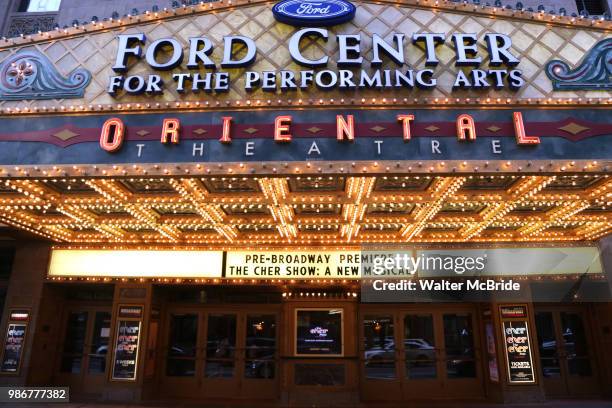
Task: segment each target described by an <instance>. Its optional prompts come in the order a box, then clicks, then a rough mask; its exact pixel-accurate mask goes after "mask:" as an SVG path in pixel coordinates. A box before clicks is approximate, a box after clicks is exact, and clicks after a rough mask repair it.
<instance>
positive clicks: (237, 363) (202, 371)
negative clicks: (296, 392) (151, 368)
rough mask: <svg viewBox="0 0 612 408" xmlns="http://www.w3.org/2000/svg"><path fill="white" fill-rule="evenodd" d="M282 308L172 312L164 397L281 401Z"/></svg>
mask: <svg viewBox="0 0 612 408" xmlns="http://www.w3.org/2000/svg"><path fill="white" fill-rule="evenodd" d="M278 322H279V313H278V307H274V306H265V305H264V306H261V305H257V306H256V307H254V306H253V305H251V306H242V307H239V306H235V307H234V306H231V305H225V306H224V307H219V308H211V307H207V308H200V309H197V308H193V307H189V308H174V307H173V308H171V309H170V310H168V313H167V318H166V322H165V330H164V334H165V338H164V339H163V342H164V344H163V350H164V356H163V360H164V367H163V374H162V377H163V378H162V381H161V389H160V391H161V393H162V394H163V396H164V397H176V398H182V399H184V398H191V399H203V398H204V399H228V396H231V398H232V399H248V398H256V399H258V400H267V399H269V400H272V399H276V398H277V397H278V377H279V374H278V360H279V356H278V354H279V353H278V334H279V333H278Z"/></svg>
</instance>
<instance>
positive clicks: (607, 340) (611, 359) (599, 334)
mask: <svg viewBox="0 0 612 408" xmlns="http://www.w3.org/2000/svg"><path fill="white" fill-rule="evenodd" d="M599 253H600V256H601V262H602V264H603V265H602V266H603V269H604V272H605V274H606V276H607V278H608V285H610V291H611V292H612V235H610V236H608V237H606V238H604V239H602V240H601V241H599ZM593 309H594V311H595V316H593V317H594V319H593V321H594V323H595V324H594V326H595V327H594V328H593V331H594V338H595V341H596V343H597V345H598V350H612V302H600V303H595V304H594V307H593ZM598 357H599V358H600V367H599V368H600V372H601V377H602V381H601V384H602V390H603V393H604V396H605V397H612V355H611V354H610V353H607V352H601V353H598Z"/></svg>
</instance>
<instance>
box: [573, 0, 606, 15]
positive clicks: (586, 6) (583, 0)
mask: <svg viewBox="0 0 612 408" xmlns="http://www.w3.org/2000/svg"><path fill="white" fill-rule="evenodd" d="M576 6H577V7H578V12H579V13H581V12H582V11H583V10H586V12H587V13H589V15H591V16H599V15H602V14H604V13H605V12H606V10H605V7H604V4H603V1H602V0H576Z"/></svg>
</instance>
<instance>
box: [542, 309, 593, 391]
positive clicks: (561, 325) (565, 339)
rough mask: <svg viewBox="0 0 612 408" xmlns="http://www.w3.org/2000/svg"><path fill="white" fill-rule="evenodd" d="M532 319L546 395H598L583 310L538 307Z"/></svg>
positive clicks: (591, 350)
mask: <svg viewBox="0 0 612 408" xmlns="http://www.w3.org/2000/svg"><path fill="white" fill-rule="evenodd" d="M535 319H536V328H537V335H538V348H539V351H540V365H541V367H542V373H543V377H544V389H545V391H546V394H547V395H548V396H551V397H567V396H572V397H574V396H592V395H597V394H598V393H599V387H598V379H597V374H596V373H597V370H596V366H595V360H594V354H593V349H592V344H591V340H590V338H589V337H590V336H589V334H590V331H589V326H588V322H587V320H588V319H587V315H586V312H585V310H584V309H581V308H567V307H557V308H543V307H542V308H541V307H538V308H537V309H536V314H535Z"/></svg>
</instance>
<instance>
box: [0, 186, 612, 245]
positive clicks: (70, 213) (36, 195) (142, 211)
mask: <svg viewBox="0 0 612 408" xmlns="http://www.w3.org/2000/svg"><path fill="white" fill-rule="evenodd" d="M611 192H612V180H611V179H610V178H609V176H608V175H604V174H579V175H578V174H576V175H516V174H514V175H513V174H506V175H466V176H438V175H431V176H427V175H398V176H392V175H384V176H350V175H332V176H291V177H228V176H226V177H188V178H179V177H165V178H160V177H138V178H56V179H51V178H49V179H30V180H25V179H23V180H18V179H8V180H5V181H2V182H0V223H3V224H6V225H8V226H10V228H11V229H12V230H15V229H16V230H23V231H27V232H28V233H31V234H35V235H37V236H40V237H44V238H46V239H49V240H51V241H53V242H56V243H65V244H73V245H76V244H78V245H86V246H94V247H95V246H101V245H106V244H115V245H117V244H121V245H127V246H129V245H134V246H142V245H149V246H153V245H184V246H190V245H205V246H207V247H210V248H214V247H219V248H221V247H233V246H236V247H245V246H247V247H248V246H256V245H267V246H276V245H278V246H305V245H312V246H316V245H327V246H339V245H358V244H361V243H401V242H415V243H461V242H476V243H487V242H525V241H532V242H538V241H557V242H567V241H590V240H595V239H598V238H600V237H601V236H603V235H606V234H607V233H609V232H611V231H612V200H611V199H610V196H611Z"/></svg>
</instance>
